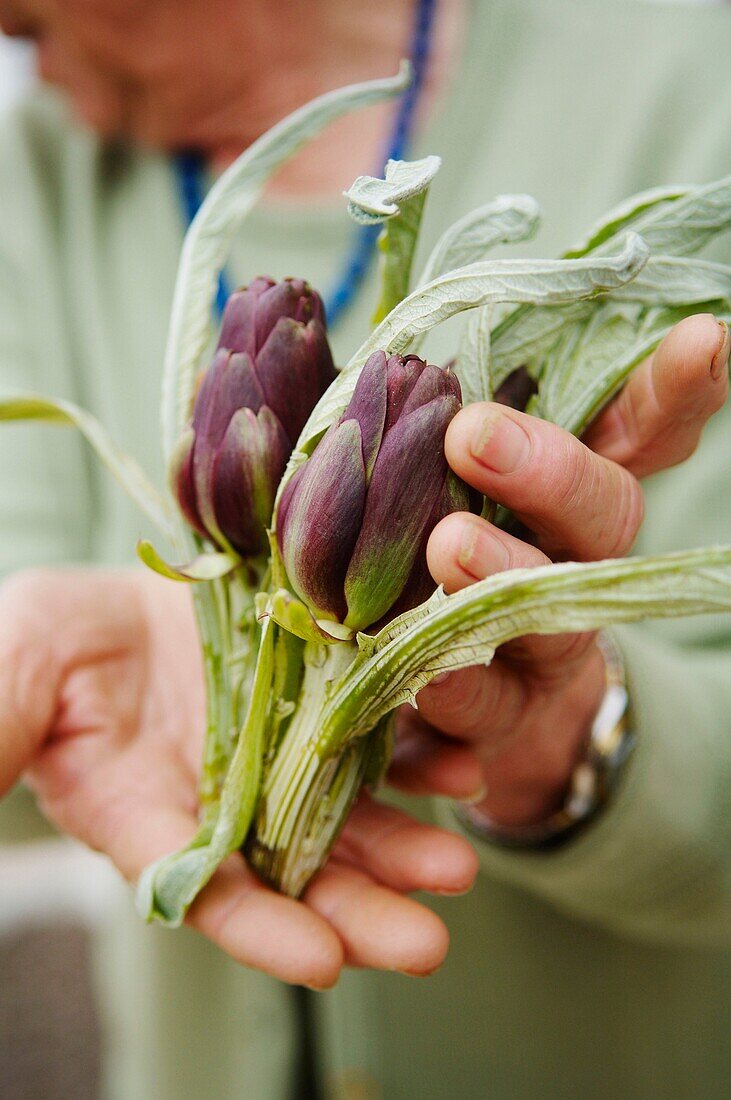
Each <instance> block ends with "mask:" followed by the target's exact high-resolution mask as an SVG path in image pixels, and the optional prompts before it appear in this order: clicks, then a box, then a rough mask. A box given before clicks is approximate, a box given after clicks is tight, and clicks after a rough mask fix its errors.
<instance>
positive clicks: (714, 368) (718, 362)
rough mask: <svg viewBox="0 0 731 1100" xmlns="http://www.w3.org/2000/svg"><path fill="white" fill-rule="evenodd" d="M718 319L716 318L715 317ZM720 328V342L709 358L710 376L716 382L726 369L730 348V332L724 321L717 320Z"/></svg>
mask: <svg viewBox="0 0 731 1100" xmlns="http://www.w3.org/2000/svg"><path fill="white" fill-rule="evenodd" d="M716 319H717V320H718V318H716ZM718 327H719V328H720V330H721V344H720V346H719V349H718V351H717V352H716V354H715V355H714V356H713V359H712V360H711V378H712V379H713V380H714V382H718V380H719V378H721V377H722V375H723V374H724V373H725V371H727V370H728V355H729V350H731V332H729V327H728V325H727V324H726V322H725V321H718Z"/></svg>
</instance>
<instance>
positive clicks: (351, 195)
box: [343, 156, 442, 225]
mask: <svg viewBox="0 0 731 1100" xmlns="http://www.w3.org/2000/svg"><path fill="white" fill-rule="evenodd" d="M441 163H442V161H441V158H440V157H435V156H428V157H424V158H423V160H389V161H388V162H387V163H386V167H385V169H384V177H385V178H384V179H377V178H376V177H374V176H358V178H357V179H356V180H355V182H354V183H353V184H352V185H351V186H350V187H349V188H348V190H347V191H345V192H343V193H344V195H345V197H346V199H347V200H348V213H349V214H350V216H351V218H354V219H355V221H357V222H360V223H361V225H372V224H373V223H374V222H383V221H387V220H388V219H389V218H393V217H396V215H397V214H399V213H400V206H401V203H402V202H403V201H404V200H405V199H412V198H414V196H415V195H420V194H422V192H424V191H426V190H427V189H428V187H429V184H430V183H431V181H432V180H433V179H434V177H435V176H436V174H437V172H438V171H439V168H440V167H441Z"/></svg>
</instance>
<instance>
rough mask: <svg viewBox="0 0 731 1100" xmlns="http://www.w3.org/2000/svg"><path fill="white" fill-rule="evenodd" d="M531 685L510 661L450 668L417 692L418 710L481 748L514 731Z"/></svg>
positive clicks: (442, 728) (441, 727)
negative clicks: (446, 673) (447, 673)
mask: <svg viewBox="0 0 731 1100" xmlns="http://www.w3.org/2000/svg"><path fill="white" fill-rule="evenodd" d="M528 690H529V685H528V683H527V678H526V677H524V676H520V675H518V674H517V673H516V672H515V671H514V670H513V669H512V668H511V667H510V665H509V664H507V663H503V662H502V661H501V660H499V659H497V660H494V661H493V663H492V664H491V665H490V666H489V667H487V668H486V667H485V666H484V665H477V666H475V667H474V668H464V669H459V670H457V671H455V672H450V673H449V675H448V676H447V677H446V678H445V679H444V680H442V681H437V682H433V683H431V684H429V685H428V686H427V687H425V688H423V689H422V690H421V691H420V692H419V695H418V699H417V702H418V704H419V714H420V715H421V716H422V718H423V719H424V721H426V722H428V723H429V725H430V726H434V728H435V729H437V730H439V731H440V732H441V733H445V734H448V735H449V736H451V737H459V738H461V739H462V740H464V741H466V742H468V744H471V745H474V746H475V748H479V750H480V760H481V762H482V763H484V758H483V756H482V749H483V747H484V745H485V744H486V743H489V744H490V745H491V746H495V745H500V744H503V743H504V742H505V741H506V740H507V739H508V738H509V737H510V736H511V735H512V734H513V732H514V730H515V729H516V728H517V726H518V722H519V721H520V717H521V714H522V712H523V709H524V707H525V704H526V700H527V696H528Z"/></svg>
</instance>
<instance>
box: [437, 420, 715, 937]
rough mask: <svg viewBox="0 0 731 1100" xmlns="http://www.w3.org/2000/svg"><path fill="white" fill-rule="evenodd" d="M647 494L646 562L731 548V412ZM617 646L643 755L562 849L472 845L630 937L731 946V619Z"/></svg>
mask: <svg viewBox="0 0 731 1100" xmlns="http://www.w3.org/2000/svg"><path fill="white" fill-rule="evenodd" d="M646 496H647V518H646V522H645V525H644V528H643V533H642V537H641V541H640V543H639V544H638V546H637V551H638V552H641V553H665V552H668V551H671V550H676V549H681V548H687V547H690V546H704V545H711V544H714V543H715V544H719V543H723V544H731V505H730V504H729V502H730V501H731V408H730V407H727V408H726V409H725V410H723V412H722V413H721V414H719V415H718V416H717V417H716V418H714V420H713V421H712V423H711V424H710V425H709V427H708V428H707V429H706V433H705V435H704V438H703V440H702V442H701V446H700V448H699V450H698V452H697V453H696V455H694V456H693V458H692V459H691V460H690V461H689V462H687V463H685V464H684V465H682V466H679V467H676V468H675V469H674V470H670V471H667V472H666V473H663V474H661V475H658V476H656V477H655V478H652V479H650V480H649V482H648V483H647V487H646ZM614 636H615V638H616V639H617V641H618V643H619V645H620V648H621V650H622V652H623V655H624V658H625V663H626V669H627V678H628V686H629V693H630V700H631V722H632V725H633V732H634V733H635V737H636V744H635V748H634V751H633V753H632V754H631V756H630V758H629V760H628V761H627V763H626V764H625V767H624V771H623V774H622V775H621V777H620V780H619V783H618V785H617V788H616V789H615V791H614V793H613V795H612V797H611V798H610V801H609V802H608V804H607V805H606V806H605V807H604V808H603V809H602V810H601V811H600V813H599V814H598V815H597V817H596V818H595V819H594V821H593V822H592V823H591V824H589V825H588V826H587V827H586V829H585V830H584V831H583V832H578V833H577V834H576V836H575V837H574V838H573V839H571V840H569V841H567V842H566V843H565V844H564V845H563V846H562V847H558V848H555V849H553V850H551V849H547V850H539V849H532V850H531V849H521V850H514V849H507V848H502V847H500V846H498V845H497V844H492V843H490V842H489V841H476V843H477V844H478V847H479V854H480V859H481V864H482V868H483V870H484V872H485V873H486V874H488V875H493V876H495V877H497V878H500V879H503V880H508V881H510V882H512V883H514V884H515V885H518V886H520V887H522V888H523V889H525V890H527V891H530V892H532V893H534V894H535V895H537V896H540V897H541V898H542V899H544V900H546V901H549V902H550V903H552V904H553V905H555V906H556V907H557V908H559V909H561V910H563V911H565V912H568V913H570V914H572V915H574V916H577V917H580V918H583V919H585V920H587V921H589V922H592V923H594V924H597V925H601V926H603V927H604V928H606V929H609V930H611V931H613V932H616V933H620V934H622V935H628V936H631V937H635V938H639V939H648V940H652V941H654V942H656V943H668V944H686V945H698V946H711V945H713V946H718V945H720V944H723V943H726V942H728V940H730V939H731V616H695V617H692V618H688V619H678V620H675V621H669V620H668V621H665V622H659V621H657V622H646V623H641V624H634V625H632V626H625V627H622V628H617V629H616V630H615V631H614ZM441 816H442V821H443V823H444V824H445V825H448V827H452V828H453V827H454V826H455V818H454V816H453V815H452V814H451V813H445V812H443V811H442V815H441ZM468 835H470V834H468ZM471 839H472V840H473V841H474V837H471Z"/></svg>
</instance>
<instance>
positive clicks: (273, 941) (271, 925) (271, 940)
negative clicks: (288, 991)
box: [186, 855, 344, 989]
mask: <svg viewBox="0 0 731 1100" xmlns="http://www.w3.org/2000/svg"><path fill="white" fill-rule="evenodd" d="M186 923H187V924H189V925H191V927H193V928H195V929H197V930H198V931H199V932H202V933H203V935H204V936H206V937H207V938H208V939H209V940H211V941H212V942H213V943H215V944H216V945H217V946H218V947H220V948H221V949H222V950H223V951H225V952H226V953H227V954H228V955H230V956H231V958H233V959H235V960H236V961H237V962H239V963H241V964H242V965H243V966H250V967H254V968H255V969H257V970H263V971H264V972H265V973H266V974H271V975H272V977H274V978H279V979H280V981H283V982H290V983H292V984H296V985H307V986H309V987H310V988H312V989H329V988H330V987H331V986H333V985H334V984H335V982H336V981H337V979H338V976H339V974H340V969H341V967H342V965H343V961H344V952H343V946H342V944H341V942H340V938H339V936H338V935H337V933H336V932H335V931H334V930H333V929H332V928H331V927H330V925H329V923H328V922H327V920H325V919H323V917H322V916H320V915H318V914H317V913H315V912H313V911H312V909H310V908H309V907H308V906H307V905H304V904H303V903H302V902H300V901H295V900H294V899H293V898H288V897H285V896H284V895H283V894H277V893H275V892H274V891H273V890H271V889H270V888H269V887H267V886H264V884H263V883H261V882H259V880H258V879H257V878H256V877H255V876H254V874H253V873H252V872H251V871H250V870H249V869H248V867H247V866H246V864H245V863H244V861H243V859H242V858H241V856H238V855H236V856H232V857H231V858H230V859H229V860H227V861H226V863H224V864H222V865H221V867H219V869H218V870H217V871H216V873H215V875H214V876H213V878H212V879H211V881H210V882H209V884H208V885H207V886H206V888H205V889H204V890H203V892H202V893H201V894H200V895H199V897H198V898H197V899H196V901H195V902H194V903H193V905H192V906H191V908H190V911H189V913H188V916H187V918H186Z"/></svg>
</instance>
